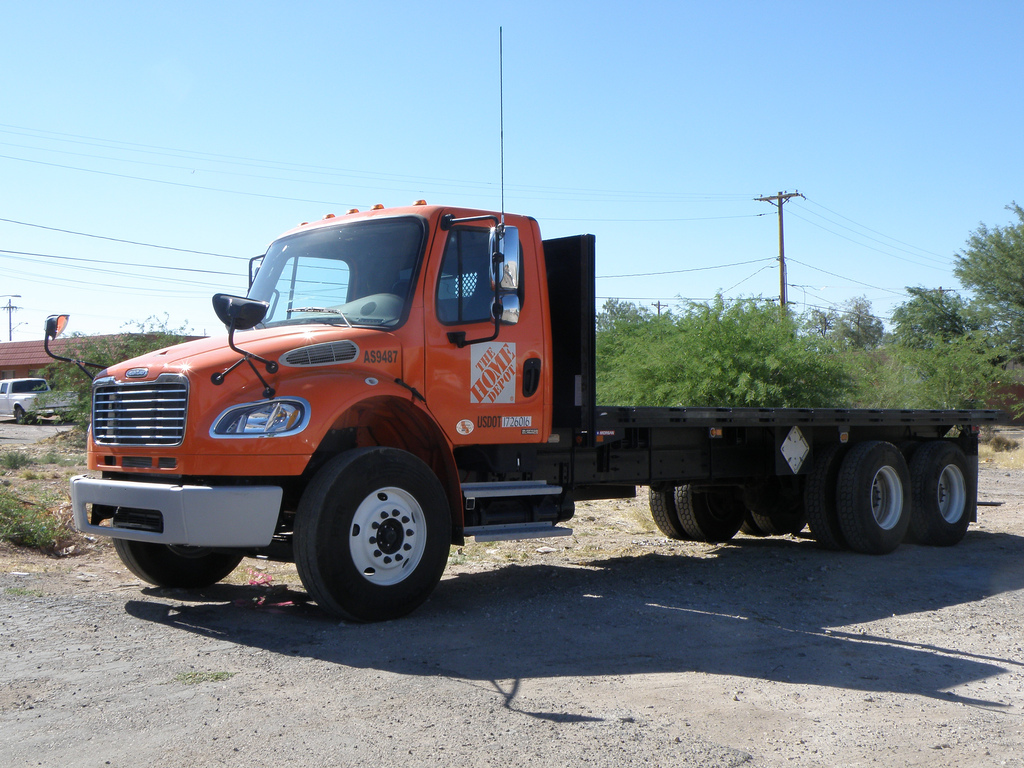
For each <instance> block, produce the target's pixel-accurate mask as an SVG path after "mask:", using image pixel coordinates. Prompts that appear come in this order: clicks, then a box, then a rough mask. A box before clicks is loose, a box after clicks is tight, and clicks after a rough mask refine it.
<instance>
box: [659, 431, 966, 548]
mask: <svg viewBox="0 0 1024 768" xmlns="http://www.w3.org/2000/svg"><path fill="white" fill-rule="evenodd" d="M907 456H909V462H908V461H907V458H906V457H907ZM745 496H749V497H751V498H749V499H746V498H741V497H740V496H739V495H738V494H737V493H736V492H735V491H734V490H733V489H730V488H711V489H700V490H696V491H695V490H692V489H691V488H690V487H689V486H685V485H683V486H679V487H677V488H671V487H662V488H660V489H658V490H654V489H652V490H651V491H650V505H651V513H652V516H653V517H654V521H655V523H656V524H657V526H658V528H659V529H660V530H661V531H662V533H664V534H665V535H666V536H668V537H670V538H674V539H693V540H697V541H725V540H727V539H729V538H731V537H732V536H733V535H734V534H735V533H736V532H737V531H738V530H740V529H741V526H742V527H743V530H744V531H747V532H749V533H753V534H755V535H770V534H778V533H792V532H796V531H798V530H799V529H800V528H801V527H803V523H804V520H806V522H807V524H808V525H809V527H810V529H811V534H812V535H813V537H814V538H815V540H816V541H817V542H818V544H819V545H820V546H821V547H823V548H826V549H833V550H840V549H852V550H854V551H856V552H863V553H866V554H887V553H889V552H892V551H893V550H894V549H896V548H897V547H898V546H899V545H900V543H901V542H902V541H903V540H904V539H905V538H910V539H913V540H914V541H916V542H918V543H921V544H929V545H934V546H949V545H952V544H956V543H957V542H959V541H960V540H961V539H962V538H963V537H964V535H965V534H966V532H967V527H968V525H969V524H970V522H971V520H972V519H973V518H974V515H975V505H976V496H977V489H976V487H975V474H974V472H973V471H972V468H971V466H970V464H969V462H968V459H967V457H966V456H965V455H964V453H963V451H962V450H961V449H960V448H959V446H957V445H956V444H955V443H953V442H951V441H947V440H936V441H932V442H927V443H913V444H910V443H908V444H907V445H906V446H905V447H904V450H902V451H901V449H900V448H897V447H896V446H895V445H893V444H892V443H889V442H885V441H881V440H875V441H868V442H864V443H858V444H856V445H853V446H849V447H848V446H845V445H841V444H834V445H828V446H824V447H821V448H818V449H817V450H816V456H815V458H814V464H813V465H812V468H811V471H810V473H809V474H808V476H807V478H806V483H805V485H804V492H803V495H802V499H800V498H798V499H797V502H796V503H795V504H789V505H788V506H787V505H782V504H781V503H778V504H776V503H772V504H771V505H770V506H771V514H770V515H768V514H764V512H758V511H756V510H752V509H749V507H751V504H752V503H754V502H755V501H756V498H755V497H758V498H759V497H760V495H759V494H757V493H755V494H751V493H748V494H745ZM780 498H782V497H780ZM744 501H746V502H747V503H744ZM801 502H802V503H801ZM783 512H785V514H782V513H783ZM790 518H792V520H791V519H790Z"/></svg>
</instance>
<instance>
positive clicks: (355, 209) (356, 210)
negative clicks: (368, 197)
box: [348, 208, 359, 213]
mask: <svg viewBox="0 0 1024 768" xmlns="http://www.w3.org/2000/svg"><path fill="white" fill-rule="evenodd" d="M348 212H349V213H359V209H358V208H349V209H348Z"/></svg>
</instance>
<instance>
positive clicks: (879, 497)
mask: <svg viewBox="0 0 1024 768" xmlns="http://www.w3.org/2000/svg"><path fill="white" fill-rule="evenodd" d="M836 485H837V493H836V511H837V514H838V517H839V528H840V530H841V531H842V533H843V536H844V537H845V539H846V543H847V544H849V546H850V549H852V550H854V551H856V552H863V553H865V554H869V555H884V554H888V553H889V552H892V551H893V550H894V549H896V548H897V547H898V546H899V545H900V543H901V542H902V541H903V538H904V536H905V535H906V533H907V529H908V528H909V527H910V510H911V503H910V495H911V489H910V470H909V469H908V468H907V462H906V461H904V459H903V454H901V453H900V452H899V450H898V449H897V448H896V446H894V445H893V444H892V443H887V442H884V441H882V440H872V441H869V442H866V443H860V444H859V445H855V446H853V447H852V448H851V449H850V451H849V453H847V454H846V457H845V458H844V459H843V463H842V466H841V467H840V469H839V477H838V478H837V481H836Z"/></svg>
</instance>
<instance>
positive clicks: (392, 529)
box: [348, 488, 427, 586]
mask: <svg viewBox="0 0 1024 768" xmlns="http://www.w3.org/2000/svg"><path fill="white" fill-rule="evenodd" d="M426 533H427V532H426V524H425V520H424V516H423V509H422V508H421V507H420V505H419V502H417V501H416V498H415V497H414V496H413V495H412V494H410V493H409V492H408V491H404V490H402V489H401V488H379V489H377V490H376V491H374V492H373V493H371V494H369V495H368V496H367V497H366V498H365V499H363V501H362V503H361V504H360V505H359V507H358V508H357V509H356V512H355V515H354V516H353V517H352V526H351V528H350V529H349V539H348V546H349V553H350V554H351V555H352V562H353V563H354V564H355V567H356V570H357V571H359V573H360V575H361V576H362V577H363V578H364V579H366V580H367V581H369V582H370V583H372V584H377V585H379V586H389V585H391V584H398V583H399V582H401V581H403V580H404V579H406V578H407V577H408V576H409V575H410V574H411V573H413V571H415V570H416V566H417V565H419V562H420V560H421V559H422V558H423V551H424V549H425V548H426V543H427V536H426Z"/></svg>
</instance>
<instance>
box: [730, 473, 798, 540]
mask: <svg viewBox="0 0 1024 768" xmlns="http://www.w3.org/2000/svg"><path fill="white" fill-rule="evenodd" d="M743 503H744V505H745V506H746V508H747V510H748V516H749V517H750V520H751V521H752V523H753V525H754V526H756V528H757V529H758V530H760V531H761V532H762V533H761V535H762V536H785V535H787V534H791V533H793V534H795V533H799V532H800V531H802V530H803V529H804V527H805V526H806V525H807V515H806V514H805V513H804V502H803V497H802V496H801V495H800V492H799V490H797V488H795V487H793V486H791V485H784V484H783V483H782V481H781V480H780V479H778V478H774V479H772V480H769V481H767V482H763V483H759V484H757V485H750V486H746V487H745V488H744V489H743Z"/></svg>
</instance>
